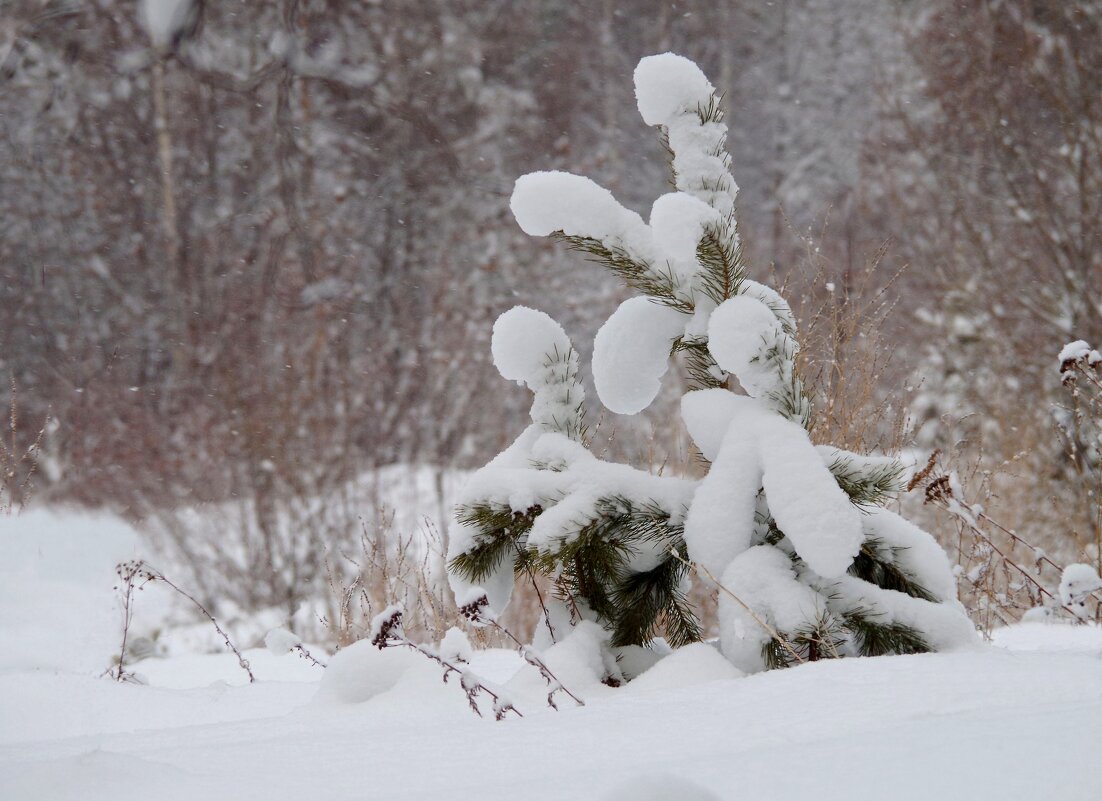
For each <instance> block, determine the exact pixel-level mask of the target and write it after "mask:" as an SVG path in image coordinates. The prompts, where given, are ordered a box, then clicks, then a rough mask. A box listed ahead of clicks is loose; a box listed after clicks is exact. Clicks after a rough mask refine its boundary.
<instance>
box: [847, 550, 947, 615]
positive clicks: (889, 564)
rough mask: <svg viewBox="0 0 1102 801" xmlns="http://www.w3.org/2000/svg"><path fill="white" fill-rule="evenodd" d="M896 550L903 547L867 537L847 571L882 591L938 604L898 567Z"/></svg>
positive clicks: (930, 593) (935, 599) (925, 590)
mask: <svg viewBox="0 0 1102 801" xmlns="http://www.w3.org/2000/svg"><path fill="white" fill-rule="evenodd" d="M900 550H903V549H901V548H895V547H891V546H888V545H886V544H885V543H884V542H883V541H881V540H879V539H876V538H874V537H870V538H868V539H866V540H865V541H864V542H863V543H861V551H860V552H859V553H858V554H857V556H856V558H855V559H854V560H853V564H852V565H850V568H849V571H848V572H849V574H850V575H851V576H854V577H855V578H859V579H861V580H862V581H867V582H868V583H869V584H873V585H875V586H877V587H879V588H880V589H882V590H895V591H896V592H902V593H906V594H907V595H910V596H911V597H912V598H920V599H922V600H923V601H930V602H931V603H938V598H937V597H936V596H935V595H934V594H933V593H932V592H930V591H929V590H928V589H926V588H925V587H923V586H922V584H920V583H919V582H918V580H917V579H915V578H914V576H912V575H910V574H909V573H908V572H907V571H905V570H904V569H903V568H901V567H900V566H899V564H898V562H897V561H896V560H897V555H898V551H900Z"/></svg>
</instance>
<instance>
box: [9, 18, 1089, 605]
mask: <svg viewBox="0 0 1102 801" xmlns="http://www.w3.org/2000/svg"><path fill="white" fill-rule="evenodd" d="M1100 6H1102V4H1100V3H1099V2H1097V0H1069V2H1059V3H1056V2H1036V1H1035V0H1034V1H1030V0H1002V1H1001V2H996V1H995V0H989V1H987V2H984V1H982V0H961V1H960V2H956V1H950V0H929V1H928V2H917V1H916V2H883V0H837V1H834V2H832V1H831V0H777V1H776V2H772V3H759V2H743V0H735V1H733V2H722V3H716V2H674V3H670V2H661V3H658V2H645V1H644V0H598V1H597V2H591V3H568V2H562V0H557V1H556V2H551V1H550V0H515V1H507V0H498V1H496V2H495V1H493V0H484V1H483V2H474V1H472V0H458V1H457V2H401V1H399V2H390V1H389V0H387V1H385V2H338V1H337V0H266V1H265V2H210V1H209V0H208V2H204V3H198V4H196V6H195V9H194V11H195V13H194V14H193V16H192V18H191V19H189V21H188V24H187V25H186V26H184V27H183V28H182V29H180V30H179V31H178V32H177V33H176V35H174V36H172V37H171V38H170V39H169V40H168V41H153V40H151V38H150V35H149V32H148V31H147V30H146V28H145V27H143V25H142V22H141V20H140V18H139V15H138V13H137V10H136V8H135V4H134V3H132V2H129V1H124V0H87V2H69V1H62V0H57V1H51V2H41V1H40V0H14V2H13V1H11V0H9V2H7V3H5V4H3V6H2V8H0V374H10V376H11V377H12V378H13V379H14V386H15V387H16V391H17V400H18V424H17V428H18V429H19V431H18V435H19V436H18V438H19V440H20V441H21V442H27V441H30V440H32V439H33V437H34V435H35V434H36V432H37V430H38V427H40V426H41V424H42V421H43V420H44V419H46V417H47V415H49V417H50V419H51V420H52V423H51V426H50V430H49V431H48V434H47V438H46V456H45V458H44V459H43V460H42V469H41V474H40V476H39V478H38V481H37V486H38V488H37V490H36V492H39V493H46V494H48V495H50V496H53V497H55V498H62V499H69V500H75V501H80V502H84V503H89V504H95V505H99V504H106V505H110V506H113V507H115V508H118V509H121V510H123V511H124V512H126V513H128V514H131V515H134V516H138V517H146V516H150V515H155V514H158V513H159V512H161V511H163V510H166V509H172V508H175V507H178V506H187V505H194V504H196V503H198V502H204V501H223V500H227V499H231V498H249V499H253V500H255V508H254V509H253V523H252V525H253V526H254V527H255V528H256V531H257V532H258V534H257V536H258V538H259V539H258V542H265V543H267V544H268V545H267V547H268V548H269V550H271V549H272V548H274V547H275V546H274V545H272V543H273V542H276V541H279V539H280V537H279V536H278V535H277V534H276V533H275V531H274V530H275V529H276V528H278V527H279V523H278V522H277V520H276V518H278V517H279V512H278V507H279V506H280V504H281V503H285V502H286V501H287V499H289V498H299V499H304V498H309V497H323V496H325V494H326V493H327V492H329V491H331V490H332V489H333V488H334V487H339V486H341V485H342V483H343V482H346V481H347V480H348V479H350V478H352V477H353V476H356V475H359V474H360V473H361V472H362V471H364V470H366V469H370V468H372V467H378V466H383V465H388V464H394V463H413V462H416V463H424V464H433V465H441V466H470V465H474V464H477V463H480V462H482V461H484V460H485V458H486V457H487V455H488V454H490V453H492V452H494V451H495V450H496V449H498V448H500V447H501V445H502V444H503V442H504V441H505V439H506V438H507V437H508V436H509V435H510V432H513V431H515V430H517V428H518V425H519V423H520V421H521V419H522V416H523V414H524V411H525V403H526V400H527V399H526V397H525V396H524V393H520V392H511V391H510V390H509V388H508V387H503V386H501V383H500V381H499V380H498V379H496V377H495V373H494V372H493V369H492V366H491V365H490V364H489V360H488V341H489V327H490V325H491V323H492V321H493V319H494V317H495V316H496V315H497V314H498V313H500V312H501V311H503V310H504V309H506V308H508V307H509V306H512V305H514V304H516V303H529V304H532V305H538V306H539V307H540V308H543V309H545V310H547V311H548V312H550V313H552V314H554V315H556V316H558V317H559V318H560V319H562V320H563V322H564V323H565V324H566V325H567V326H568V328H572V329H573V330H574V331H577V332H578V336H577V337H576V339H577V340H579V341H587V340H589V339H590V337H589V334H590V333H591V332H592V330H593V329H594V328H595V327H596V326H597V325H599V323H600V321H601V320H603V319H604V318H605V317H606V316H607V314H608V313H609V312H610V311H611V309H612V308H613V307H614V304H615V302H616V300H617V297H616V295H615V292H616V290H615V288H614V287H613V286H612V285H611V283H610V282H606V281H605V279H604V278H603V277H602V276H601V275H600V273H599V272H598V271H597V270H596V269H594V268H592V267H590V266H588V265H586V264H585V263H584V262H583V261H582V259H581V257H571V256H569V255H564V254H563V253H562V252H561V251H560V250H558V249H554V248H551V247H549V246H548V245H547V244H546V243H544V242H542V241H532V240H529V239H527V238H526V237H524V236H523V235H522V234H521V233H520V232H519V231H518V230H517V228H516V225H515V223H513V221H512V219H511V216H510V214H509V212H508V208H507V201H508V196H509V192H510V190H511V187H512V182H513V180H514V178H515V177H516V176H517V175H519V174H521V173H524V172H526V171H529V170H532V169H547V168H549V167H554V168H559V169H567V170H571V171H575V172H580V173H586V174H589V175H591V176H593V177H594V178H596V179H597V180H599V181H601V182H602V183H604V184H605V185H607V186H609V187H610V188H613V189H614V190H615V191H616V193H617V195H618V196H619V197H621V198H624V199H625V200H627V201H628V202H629V203H630V202H632V201H637V202H641V200H642V199H643V198H647V197H653V196H654V194H655V190H656V189H658V188H661V186H662V185H663V182H664V181H665V180H666V176H664V175H663V174H662V172H661V168H660V166H659V165H660V164H661V158H660V157H659V156H660V154H659V151H658V146H657V145H655V144H654V143H653V141H652V136H651V135H650V132H648V131H646V130H645V129H644V128H643V126H642V125H641V124H640V123H639V121H638V117H637V114H636V112H635V109H634V99H633V98H632V97H631V96H630V94H629V93H628V92H626V91H625V90H624V87H625V86H630V85H631V83H630V79H629V75H630V71H631V69H632V68H633V66H634V64H635V63H636V62H637V61H638V59H639V57H640V56H642V55H646V54H649V53H654V52H660V51H663V50H674V51H676V52H681V53H683V54H685V55H687V56H689V57H691V58H693V59H694V60H696V61H698V62H699V63H700V64H701V66H702V67H703V68H704V69H705V71H706V72H707V73H708V74H709V75H711V76H713V80H714V82H715V83H716V85H717V86H719V87H720V88H722V89H726V90H727V95H726V103H727V106H728V109H729V115H728V119H727V121H728V124H729V125H730V128H731V142H730V144H731V150H732V153H733V155H734V162H735V175H736V177H737V179H738V180H739V183H740V185H741V189H742V193H741V206H742V214H741V215H740V218H741V220H742V221H743V226H744V235H745V239H746V247H747V249H748V252H749V254H750V255H751V256H752V260H753V262H754V263H755V264H758V265H774V266H775V269H776V270H777V271H778V272H779V273H780V275H781V276H784V277H787V278H788V280H789V281H790V282H792V283H794V284H795V285H797V286H798V287H800V289H799V292H798V293H795V294H794V293H790V295H793V296H794V297H797V298H799V297H801V296H802V297H803V298H805V301H806V304H807V306H806V308H807V309H811V308H823V307H824V305H825V307H831V306H832V305H833V306H835V307H845V308H849V306H850V305H851V304H853V303H855V300H856V299H858V298H859V297H860V296H862V293H866V294H867V293H869V292H875V291H876V290H877V288H882V287H884V286H885V285H888V288H887V290H886V292H887V293H888V294H889V295H890V297H891V298H892V302H893V303H896V306H895V307H894V311H893V313H892V314H890V315H884V316H883V317H882V318H881V319H882V321H883V322H884V325H885V327H884V329H883V331H882V332H881V333H883V335H884V336H886V337H887V339H886V342H887V345H888V347H889V351H891V352H892V353H893V355H892V360H891V361H892V368H891V369H885V370H884V371H883V372H882V373H881V372H878V373H877V374H876V377H877V381H878V382H879V384H880V385H879V386H878V387H877V388H876V393H877V394H878V396H879V397H881V398H883V397H894V398H897V399H898V402H899V403H901V402H902V401H903V400H905V398H904V397H903V395H904V394H906V393H900V391H899V387H900V386H901V385H902V384H917V385H918V386H920V389H919V391H918V395H919V404H918V407H917V410H918V414H919V415H920V419H919V421H918V422H919V424H920V427H919V429H918V431H919V433H920V435H921V437H922V438H923V440H922V444H924V445H928V446H935V445H938V446H941V447H944V448H946V449H947V450H948V449H950V448H951V447H952V443H953V442H955V441H956V439H954V438H955V437H959V436H960V434H959V430H958V429H957V428H956V427H955V426H954V425H951V424H949V423H947V422H946V416H948V418H951V419H956V418H959V417H964V418H965V423H964V424H963V425H965V426H968V425H971V426H972V428H971V429H969V430H968V433H967V436H968V437H969V441H970V442H973V443H975V442H976V441H977V439H976V438H977V437H980V436H981V435H982V436H983V437H985V439H984V447H985V448H987V451H986V452H989V453H990V454H991V458H992V459H994V461H995V462H998V461H999V460H1000V459H1005V458H1007V457H1009V456H1010V455H1012V454H1013V453H1015V452H1017V451H1018V450H1020V449H1021V448H1022V447H1023V443H1024V446H1025V447H1027V448H1029V449H1031V451H1030V452H1031V454H1032V455H1031V457H1030V458H1031V459H1032V460H1033V461H1032V462H1031V465H1032V466H1031V468H1030V470H1031V471H1033V474H1034V475H1037V474H1039V473H1044V477H1045V478H1046V479H1047V478H1052V477H1054V476H1055V477H1059V476H1063V475H1066V472H1067V470H1068V466H1067V464H1066V462H1065V461H1062V457H1061V454H1062V453H1063V450H1062V447H1061V445H1060V443H1059V442H1058V438H1057V437H1055V435H1054V434H1053V430H1052V429H1053V411H1052V405H1051V404H1052V402H1053V400H1054V399H1055V393H1056V392H1057V389H1058V387H1057V385H1058V380H1057V377H1056V375H1055V371H1054V369H1053V367H1052V364H1053V359H1054V353H1055V351H1057V350H1058V349H1059V347H1060V345H1061V344H1063V342H1064V341H1066V340H1068V339H1071V338H1084V339H1088V340H1090V341H1097V340H1098V339H1099V338H1102V310H1100V304H1099V297H1100V295H1099V292H1098V285H1099V281H1100V279H1102V243H1100V241H1099V236H1100V233H1099V231H1100V225H1102V223H1100V216H1102V209H1100V208H1099V206H1100V204H1102V48H1100V47H1099V46H1098V42H1099V41H1100V34H1102V30H1100V28H1102V10H1100ZM548 152H552V153H554V154H556V156H555V159H556V163H554V164H550V165H549V164H548V163H547V157H546V155H545V154H546V153H548ZM638 210H639V211H641V212H644V213H645V212H646V209H645V208H639V209H638ZM870 264H872V265H874V266H875V270H874V271H873V272H874V277H873V280H872V282H871V285H870V283H869V282H868V281H867V280H866V281H863V280H862V279H861V276H862V275H863V274H866V273H868V272H869V271H868V270H866V267H867V265H870ZM903 267H905V268H906V269H904V270H903V272H902V273H901V275H900V277H899V278H898V279H893V278H892V276H895V275H896V273H897V271H898V270H900V268H903ZM812 277H813V278H814V280H812ZM801 282H802V283H801ZM855 333H856V335H861V334H863V333H864V332H855ZM846 347H847V343H846V341H845V338H844V337H842V338H839V337H837V336H835V337H834V338H833V339H831V340H830V346H829V348H828V349H827V351H824V352H823V353H821V354H820V357H821V360H826V359H828V358H829V359H838V360H841V361H844V354H840V353H839V349H841V350H844V349H845V348H846ZM916 371H917V372H916ZM827 373H829V370H827ZM919 373H920V374H921V375H920V377H917V378H916V375H918V374H919ZM907 376H909V377H907ZM6 378H7V376H5V379H6ZM7 391H8V387H7V381H6V380H5V382H4V385H3V386H0V393H5V394H6V393H7ZM970 413H975V415H976V416H975V418H970V417H968V414H970ZM970 420H978V421H981V422H980V423H976V424H974V425H973V423H971V422H969V421H970ZM984 421H986V422H984ZM950 422H951V421H950ZM996 423H997V424H996ZM973 429H974V430H973ZM1023 432H1026V433H1025V434H1023ZM639 447H647V445H646V443H643V444H642V445H639ZM1039 482H1040V479H1037V483H1039ZM1051 495H1052V492H1051V491H1050V490H1048V489H1042V490H1039V491H1038V493H1037V496H1038V498H1047V497H1049V496H1051ZM1050 510H1056V511H1055V512H1054V514H1055V516H1053V515H1049V517H1048V518H1045V519H1046V520H1048V521H1049V522H1051V521H1053V520H1057V519H1062V518H1060V515H1061V514H1065V513H1066V511H1067V510H1066V508H1065V509H1057V508H1056V507H1052V506H1051V505H1050ZM1085 520H1086V518H1078V519H1077V522H1074V523H1072V524H1069V525H1072V527H1073V528H1075V527H1078V528H1076V530H1077V531H1078V530H1080V529H1082V528H1083V526H1085V525H1087V523H1086V522H1085ZM1061 525H1062V524H1061ZM318 536H319V537H320V536H323V534H319V535H318ZM307 550H308V549H307ZM296 553H297V554H299V555H298V556H296V555H295V554H296ZM301 553H302V551H301V550H295V549H291V550H289V551H288V552H287V553H286V554H285V555H284V557H283V558H284V559H286V560H290V561H294V560H295V559H300V560H301V558H303V557H302V556H301ZM269 561H270V562H271V563H272V564H273V571H275V570H276V567H275V563H277V562H279V561H280V558H277V557H276V556H275V555H271V558H270V559H269ZM281 592H282V591H281Z"/></svg>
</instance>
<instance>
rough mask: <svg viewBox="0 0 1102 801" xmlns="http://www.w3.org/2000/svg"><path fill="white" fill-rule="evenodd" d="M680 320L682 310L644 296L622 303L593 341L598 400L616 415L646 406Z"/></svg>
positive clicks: (682, 326) (681, 323) (655, 390)
mask: <svg viewBox="0 0 1102 801" xmlns="http://www.w3.org/2000/svg"><path fill="white" fill-rule="evenodd" d="M685 323H686V317H685V315H683V314H682V313H681V312H679V311H676V310H675V309H671V308H669V307H668V306H661V305H659V304H657V303H654V302H653V301H651V300H650V299H649V298H646V297H636V298H630V299H628V300H625V301H624V302H623V303H621V304H620V307H619V308H618V309H616V311H614V312H613V313H612V316H611V317H609V318H608V320H606V321H605V324H604V325H602V326H601V329H600V330H599V331H598V332H597V337H596V338H595V339H594V341H593V382H594V383H595V384H596V386H597V394H598V395H599V396H600V398H601V403H603V404H604V405H605V406H607V407H608V408H609V409H610V410H611V411H613V412H616V413H617V414H637V413H638V412H641V411H643V409H645V408H647V407H648V406H650V404H651V402H652V401H653V400H654V399H655V397H656V396H657V395H658V390H659V389H661V387H662V381H661V380H662V376H664V375H665V374H666V370H667V369H668V368H669V361H670V348H671V346H672V344H673V340H674V339H675V338H677V337H678V336H680V335H681V334H682V333H683V332H684V330H685Z"/></svg>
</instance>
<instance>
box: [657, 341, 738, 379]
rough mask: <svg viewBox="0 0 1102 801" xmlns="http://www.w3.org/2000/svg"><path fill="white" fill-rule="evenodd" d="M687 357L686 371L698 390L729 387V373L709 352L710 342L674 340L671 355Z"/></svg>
mask: <svg viewBox="0 0 1102 801" xmlns="http://www.w3.org/2000/svg"><path fill="white" fill-rule="evenodd" d="M677 353H681V354H684V356H685V371H686V372H687V373H688V374H689V378H690V379H691V380H692V382H693V384H694V385H695V387H696V388H697V389H717V388H721V387H725V386H727V373H725V372H724V371H723V370H722V369H720V366H719V365H718V364H716V360H715V359H714V358H712V353H711V351H709V350H708V340H707V339H702V338H697V339H689V338H687V337H678V338H677V339H676V340H674V343H673V348H672V349H671V351H670V354H671V355H674V354H677Z"/></svg>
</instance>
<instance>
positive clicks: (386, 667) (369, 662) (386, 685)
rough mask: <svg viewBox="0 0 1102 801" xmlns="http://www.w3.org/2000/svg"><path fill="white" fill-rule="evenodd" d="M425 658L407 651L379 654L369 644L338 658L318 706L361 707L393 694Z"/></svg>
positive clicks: (331, 666) (330, 668) (324, 683)
mask: <svg viewBox="0 0 1102 801" xmlns="http://www.w3.org/2000/svg"><path fill="white" fill-rule="evenodd" d="M424 659H425V657H423V656H419V655H418V654H415V653H413V651H411V650H408V649H406V648H384V649H382V650H379V649H378V648H376V647H375V646H374V645H372V644H371V643H370V642H368V641H367V640H360V641H359V642H355V643H352V645H349V646H348V647H347V648H343V649H341V650H340V651H338V652H337V653H336V654H334V656H333V658H332V659H330V660H329V666H328V667H327V668H326V669H325V674H324V675H323V676H322V680H321V685H320V686H319V687H318V694H317V695H316V696H314V702H315V703H319V704H361V703H363V702H364V701H370V700H371V699H372V698H375V697H376V696H378V695H381V694H382V693H385V692H387V691H388V690H392V689H393V688H394V687H395V686H396V685H397V684H398V682H399V681H401V680H402V677H403V676H405V675H406V673H407V672H408V671H409V670H410V669H411V668H413V667H414V665H417V664H418V663H420V662H421V661H423V660H424Z"/></svg>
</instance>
